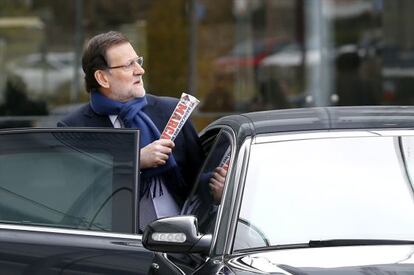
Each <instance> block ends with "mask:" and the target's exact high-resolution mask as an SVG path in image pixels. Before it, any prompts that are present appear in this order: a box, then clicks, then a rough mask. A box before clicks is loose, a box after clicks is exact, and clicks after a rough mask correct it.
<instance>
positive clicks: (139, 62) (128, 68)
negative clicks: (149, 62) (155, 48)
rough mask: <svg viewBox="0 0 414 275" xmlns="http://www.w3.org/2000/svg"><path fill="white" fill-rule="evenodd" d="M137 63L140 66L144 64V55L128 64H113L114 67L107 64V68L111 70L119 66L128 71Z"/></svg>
mask: <svg viewBox="0 0 414 275" xmlns="http://www.w3.org/2000/svg"><path fill="white" fill-rule="evenodd" d="M135 64H138V65H139V66H141V67H142V65H144V57H143V56H139V57H137V58H135V59H133V60H131V62H129V63H128V64H126V65H119V66H112V67H109V66H106V69H108V70H109V69H119V68H122V69H124V70H126V71H129V70H132V69H133V68H134V66H135Z"/></svg>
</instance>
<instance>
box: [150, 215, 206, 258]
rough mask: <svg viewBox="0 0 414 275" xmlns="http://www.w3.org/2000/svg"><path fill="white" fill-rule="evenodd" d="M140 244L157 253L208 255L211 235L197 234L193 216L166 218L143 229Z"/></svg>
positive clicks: (196, 224) (195, 220)
mask: <svg viewBox="0 0 414 275" xmlns="http://www.w3.org/2000/svg"><path fill="white" fill-rule="evenodd" d="M142 244H143V245H144V247H145V248H147V249H149V250H152V251H157V252H171V253H208V251H209V249H210V245H211V234H205V235H202V234H200V233H199V232H198V221H197V218H196V217H194V216H175V217H168V218H162V219H159V220H156V221H153V222H152V223H150V224H148V225H147V226H146V227H145V230H144V234H143V238H142Z"/></svg>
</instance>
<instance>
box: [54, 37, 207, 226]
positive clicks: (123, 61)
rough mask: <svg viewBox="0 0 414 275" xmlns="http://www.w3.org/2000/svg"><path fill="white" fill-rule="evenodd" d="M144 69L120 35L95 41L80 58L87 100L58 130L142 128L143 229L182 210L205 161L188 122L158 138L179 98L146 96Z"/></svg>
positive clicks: (141, 224) (141, 204) (141, 200)
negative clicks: (170, 135)
mask: <svg viewBox="0 0 414 275" xmlns="http://www.w3.org/2000/svg"><path fill="white" fill-rule="evenodd" d="M142 65H143V58H142V57H139V56H138V55H137V53H136V52H135V50H134V48H133V47H132V45H131V43H130V42H129V40H128V39H127V38H126V37H125V36H124V35H122V34H121V33H119V32H114V31H110V32H107V33H103V34H99V35H96V36H95V37H93V38H92V39H91V40H90V41H89V43H88V44H87V46H86V48H85V50H84V52H83V56H82V68H83V71H84V72H85V84H86V90H87V91H88V93H90V102H89V104H86V105H84V106H82V107H81V108H79V109H78V110H76V111H75V112H73V113H71V114H69V115H68V116H66V117H65V118H64V119H63V120H62V121H60V122H58V126H60V127H115V128H121V127H126V128H138V129H140V133H141V138H140V148H141V150H140V169H141V184H142V186H141V194H140V227H141V228H143V226H145V225H146V224H147V223H148V222H150V221H151V220H153V219H155V218H159V217H164V216H170V215H175V214H178V213H179V212H180V208H181V206H182V204H183V202H184V200H185V199H186V197H187V196H188V194H189V192H190V191H191V188H192V184H193V182H194V181H195V179H196V176H197V173H198V171H199V169H200V166H201V164H202V162H203V159H204V154H203V151H202V148H201V145H200V142H199V139H198V135H197V133H196V131H195V129H194V127H193V126H192V124H191V122H190V121H188V122H186V123H185V125H184V126H183V128H182V129H181V132H180V133H179V135H178V136H177V137H176V139H175V141H174V142H173V141H171V140H168V139H160V132H162V131H163V129H164V127H165V125H166V124H167V122H168V119H169V117H170V116H171V114H172V112H173V110H174V108H175V106H176V105H177V102H178V100H177V99H174V98H169V97H157V96H154V95H149V94H146V92H145V89H144V85H143V79H142V76H143V74H144V73H145V71H144V69H143V67H142Z"/></svg>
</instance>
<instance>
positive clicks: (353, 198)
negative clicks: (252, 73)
mask: <svg viewBox="0 0 414 275" xmlns="http://www.w3.org/2000/svg"><path fill="white" fill-rule="evenodd" d="M413 127H414V107H332V108H308V109H295V110H294V109H292V110H279V111H267V112H258V113H248V114H242V115H233V116H228V117H224V118H221V119H219V120H217V121H215V122H214V123H212V124H211V125H209V126H208V127H207V128H206V129H205V130H203V132H202V133H201V135H200V137H201V141H202V144H203V148H204V149H205V152H206V160H205V163H204V165H203V168H202V170H201V171H200V173H199V177H198V179H197V180H196V184H195V187H194V190H193V191H192V192H191V195H190V197H189V198H188V200H187V202H186V204H185V206H184V209H183V210H182V214H183V215H181V216H177V217H168V218H164V219H160V220H157V221H154V222H153V223H151V224H150V225H148V226H147V227H146V229H145V231H144V232H143V234H141V233H140V232H139V230H138V228H139V225H138V218H137V213H139V211H138V209H137V208H138V205H139V203H138V201H137V198H138V196H137V194H138V193H139V179H138V167H137V163H138V154H137V152H138V147H137V146H138V145H137V144H138V142H137V140H138V136H139V134H138V131H136V130H126V129H109V130H108V129H25V130H3V131H1V133H0V139H1V142H0V185H1V186H0V189H1V192H0V196H1V200H0V222H1V223H0V270H1V273H2V274H148V273H149V274H252V273H253V274H254V273H256V274H411V273H413V274H414V257H413V255H414V219H413V218H414V217H413V216H414V199H413V198H414V192H413V184H412V175H414V174H413V172H414V163H413V161H414V155H413V154H414V130H413ZM120 144H122V145H120ZM224 164H225V165H227V166H228V167H226V169H228V170H227V175H226V177H225V185H224V186H225V187H224V190H223V194H222V195H221V197H222V198H221V201H215V200H214V199H213V196H212V194H211V192H210V188H209V185H208V184H209V182H210V180H209V179H210V177H211V176H212V174H213V173H214V169H215V168H216V167H218V166H223V165H224ZM33 167H35V168H33Z"/></svg>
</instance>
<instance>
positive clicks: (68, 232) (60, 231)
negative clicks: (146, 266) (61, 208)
mask: <svg viewBox="0 0 414 275" xmlns="http://www.w3.org/2000/svg"><path fill="white" fill-rule="evenodd" d="M2 229H5V230H16V231H29V232H39V233H53V234H62V235H77V236H91V237H106V238H118V239H134V240H140V241H142V235H133V234H124V233H113V232H98V231H86V230H76V229H63V228H55V227H40V226H33V225H13V224H0V230H2Z"/></svg>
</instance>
